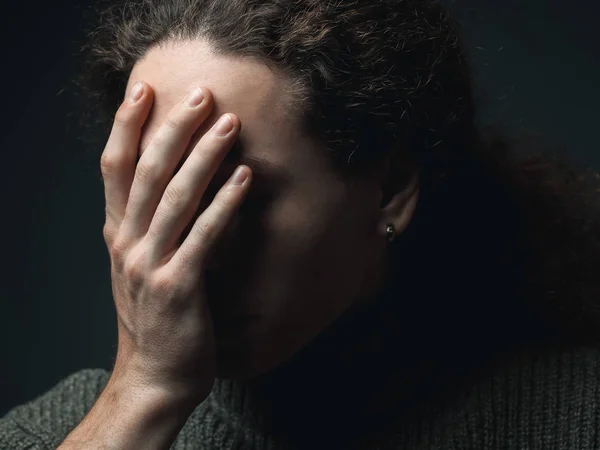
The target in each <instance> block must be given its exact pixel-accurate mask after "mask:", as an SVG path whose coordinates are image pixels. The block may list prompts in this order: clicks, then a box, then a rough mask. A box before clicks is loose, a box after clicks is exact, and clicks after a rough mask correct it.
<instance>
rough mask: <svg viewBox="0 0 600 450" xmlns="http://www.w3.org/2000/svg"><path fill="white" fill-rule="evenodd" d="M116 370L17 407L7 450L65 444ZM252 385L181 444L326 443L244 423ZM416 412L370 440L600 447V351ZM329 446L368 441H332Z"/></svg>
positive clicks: (536, 359) (522, 364)
mask: <svg viewBox="0 0 600 450" xmlns="http://www.w3.org/2000/svg"><path fill="white" fill-rule="evenodd" d="M108 377H109V373H107V372H106V371H104V370H90V369H87V370H81V371H79V372H77V373H75V374H73V375H71V376H69V377H67V378H66V379H64V380H63V381H61V382H60V383H59V384H58V385H57V386H55V387H54V388H53V389H51V390H50V391H48V392H46V393H45V394H43V395H42V396H40V397H39V398H37V399H35V400H33V401H31V402H29V403H28V404H24V405H21V406H18V407H16V408H14V409H13V410H12V411H10V412H9V413H8V414H7V415H6V416H5V417H4V418H2V419H1V420H0V448H2V449H15V450H17V449H54V448H56V447H57V446H58V445H59V444H60V442H61V441H62V440H63V439H64V438H65V437H66V435H67V434H68V433H69V432H70V431H71V430H72V429H73V428H74V427H75V426H76V425H77V424H78V423H79V422H80V421H81V419H82V418H83V417H84V415H85V414H86V412H87V411H88V410H89V409H90V408H91V407H92V406H93V404H94V400H95V399H96V398H97V397H98V395H99V394H100V393H101V391H102V389H103V387H104V385H105V384H106V382H107V380H108ZM244 393H245V391H244V389H240V385H239V384H238V383H235V382H232V381H220V380H218V381H217V383H216V385H215V388H214V390H213V393H211V395H210V396H209V397H208V398H207V400H205V401H204V402H203V403H202V404H201V405H199V406H198V408H197V409H196V410H195V411H194V413H193V414H192V415H191V416H190V418H189V420H188V421H187V423H186V424H185V426H184V427H183V429H182V430H181V432H180V434H179V436H178V437H177V439H176V441H175V442H174V444H173V446H172V448H174V449H210V450H221V449H233V448H244V449H288V448H290V449H292V448H321V446H320V445H319V441H318V437H317V436H316V435H315V436H313V439H314V441H313V442H314V445H313V446H311V445H310V444H307V445H306V446H302V445H299V444H298V445H292V444H291V441H290V442H288V443H287V444H286V443H285V442H284V441H283V440H278V438H276V437H275V436H274V435H270V434H269V433H268V432H267V431H265V430H266V429H265V428H264V427H263V428H261V426H260V425H259V424H258V423H256V422H253V421H249V420H246V422H244V420H245V419H244V415H243V412H244V411H245V410H246V408H248V407H249V406H248V405H246V404H245V402H246V401H248V400H247V399H245V398H244ZM248 403H252V402H251V401H248ZM314 408H315V409H318V408H319V405H318V404H315V405H314ZM411 411H412V412H411V413H410V414H404V415H402V414H400V415H398V416H397V417H398V418H397V420H396V421H394V422H392V423H391V425H390V426H389V427H387V429H386V431H385V432H382V433H381V434H380V435H378V436H376V437H374V438H373V437H371V438H369V439H368V440H365V441H364V442H368V444H364V445H365V446H364V447H361V448H369V449H600V350H598V349H593V348H577V349H574V348H571V349H564V348H563V349H555V350H553V351H547V350H546V351H538V352H527V353H521V354H519V355H518V356H516V357H515V358H512V359H511V360H510V361H509V362H507V363H506V364H504V365H503V366H502V367H501V368H499V369H497V370H494V371H493V372H492V373H490V374H489V376H486V377H484V378H482V379H480V380H478V381H476V382H474V383H473V384H471V385H469V386H468V387H466V388H465V389H464V390H462V391H461V392H459V393H458V395H455V396H450V397H448V396H444V397H443V398H442V399H440V398H437V399H436V400H431V401H428V402H425V403H422V404H419V405H418V407H417V408H415V409H413V410H411ZM234 441H236V442H238V443H241V446H239V447H236V446H235V445H234ZM238 445H239V444H238ZM328 448H332V449H333V448H340V449H342V448H344V449H346V448H347V449H350V448H358V447H355V446H354V444H351V443H346V444H340V445H339V446H338V445H336V444H335V443H330V444H328Z"/></svg>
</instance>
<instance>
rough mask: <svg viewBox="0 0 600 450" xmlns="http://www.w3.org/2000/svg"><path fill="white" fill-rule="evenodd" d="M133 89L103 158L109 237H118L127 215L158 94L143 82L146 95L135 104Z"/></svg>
mask: <svg viewBox="0 0 600 450" xmlns="http://www.w3.org/2000/svg"><path fill="white" fill-rule="evenodd" d="M132 88H133V87H132ZM132 90H133V89H132ZM132 90H130V92H129V93H128V94H127V95H126V100H125V101H124V102H123V103H122V104H121V106H120V107H119V109H118V110H117V113H116V115H115V119H114V122H113V126H112V130H111V132H110V136H109V138H108V141H107V143H106V146H105V148H104V151H103V152H102V156H101V158H100V167H101V171H102V179H103V182H104V195H105V199H106V223H105V235H110V236H114V234H115V233H116V231H117V230H118V229H119V227H120V225H121V222H122V221H123V218H124V216H125V209H126V206H127V199H128V198H129V191H130V189H131V183H132V180H133V176H134V175H133V174H134V172H135V165H136V162H137V155H138V145H139V140H140V133H141V129H142V127H143V125H144V122H145V121H146V119H147V117H148V113H149V111H150V107H151V106H152V99H153V95H154V94H153V91H152V88H151V87H150V86H149V85H148V84H146V83H144V82H142V96H141V97H140V98H139V99H138V100H137V101H133V100H132V99H131V95H130V94H131V92H132Z"/></svg>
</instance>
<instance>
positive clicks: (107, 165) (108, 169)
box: [100, 152, 120, 177]
mask: <svg viewBox="0 0 600 450" xmlns="http://www.w3.org/2000/svg"><path fill="white" fill-rule="evenodd" d="M119 165H120V161H119V158H117V157H116V156H113V155H111V154H109V153H106V152H104V153H102V156H101V157H100V170H101V172H102V176H103V177H107V176H110V175H112V174H113V172H114V171H115V170H116V169H117V167H119Z"/></svg>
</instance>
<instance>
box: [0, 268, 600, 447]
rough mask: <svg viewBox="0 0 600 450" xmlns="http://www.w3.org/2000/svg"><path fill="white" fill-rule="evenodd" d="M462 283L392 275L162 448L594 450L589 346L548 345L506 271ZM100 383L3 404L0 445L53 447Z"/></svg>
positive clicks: (88, 376)
mask: <svg viewBox="0 0 600 450" xmlns="http://www.w3.org/2000/svg"><path fill="white" fill-rule="evenodd" d="M438 260H439V258H438V259H430V260H429V262H428V264H429V265H432V264H434V263H435V262H436V261H438ZM474 261H478V260H477V259H474ZM413 266H414V270H415V272H418V273H425V270H424V269H423V268H422V267H420V266H419V265H417V264H415V262H414V260H413V261H411V263H410V267H405V268H402V269H401V271H400V272H399V273H408V274H410V272H408V270H409V269H410V268H411V267H413ZM476 268H477V267H475V269H476ZM437 273H442V272H441V271H438V272H437ZM470 273H471V274H473V273H474V274H475V275H474V276H473V277H472V278H471V280H472V281H471V282H470V283H464V280H462V279H461V278H458V277H448V278H447V279H445V280H443V282H438V283H427V282H425V281H423V280H419V279H417V277H416V276H411V275H412V274H410V275H407V276H405V277H402V278H400V277H398V278H394V281H393V283H397V284H398V286H394V285H392V286H391V287H390V288H389V289H386V290H385V291H386V292H389V294H386V295H384V296H383V298H382V299H381V300H377V301H373V302H369V303H366V304H364V305H362V306H358V305H355V306H354V307H351V308H350V309H349V310H348V311H347V312H346V313H345V314H343V315H342V316H341V317H340V318H338V319H337V320H336V321H335V322H334V323H333V324H332V325H331V326H330V327H328V328H327V329H326V330H324V331H323V332H321V333H320V334H319V335H318V336H317V337H316V338H315V339H313V340H312V341H311V342H309V343H307V344H306V345H305V346H304V347H303V348H302V349H301V350H300V351H298V352H297V353H296V354H295V355H294V356H293V357H291V358H290V359H288V360H287V361H284V362H283V363H282V364H280V365H279V366H278V367H276V368H275V369H273V370H271V371H269V372H268V373H266V374H264V375H262V376H260V377H258V378H256V379H253V380H224V379H217V380H216V381H215V384H214V387H213V390H212V392H211V393H210V395H209V396H208V397H207V398H206V399H205V400H204V401H203V402H202V403H201V404H199V405H198V406H197V408H196V409H195V410H194V411H193V413H192V414H191V415H190V417H189V418H188V420H187V422H186V423H185V425H184V426H183V428H182V429H181V430H180V433H179V435H178V436H177V438H176V440H175V441H174V442H173V444H172V447H171V448H172V449H176V450H183V449H200V450H233V449H244V450H246V449H247V450H258V449H260V450H304V449H310V450H319V449H327V450H352V449H356V450H392V449H393V450H400V449H403V450H404V449H419V450H425V449H476V450H487V449H519V450H521V449H531V450H533V449H544V450H547V449H568V450H570V449H583V450H589V449H597V450H600V348H598V347H596V346H593V345H591V344H590V345H583V344H582V345H574V344H566V343H565V342H567V340H563V339H560V338H558V337H557V335H555V334H554V332H553V331H552V329H551V327H548V326H547V324H546V322H545V321H544V320H542V319H540V318H539V317H538V316H539V314H537V313H536V312H535V311H533V310H531V309H530V308H529V307H528V306H527V302H526V301H524V299H523V297H522V296H519V295H515V294H514V292H515V291H514V289H513V287H514V286H513V287H509V283H508V281H507V280H508V277H507V275H506V273H503V275H502V276H503V278H502V280H501V282H494V281H493V280H490V278H489V277H488V278H485V277H486V276H487V274H491V273H493V271H491V270H489V268H488V267H487V266H484V267H483V268H482V270H481V272H480V273H476V272H474V269H473V270H471V271H470ZM440 279H441V278H439V277H438V280H440ZM452 283H454V284H452ZM411 284H413V286H411ZM489 286H493V287H494V289H489ZM434 289H435V290H437V292H434ZM398 292H400V293H401V294H398ZM409 292H410V293H409ZM445 292H452V293H454V294H453V295H452V296H448V295H444V293H445ZM409 298H410V299H411V300H410V301H409V300H408V299H409ZM265 351H268V349H265ZM109 377H110V372H109V371H106V370H103V369H85V370H81V371H79V372H77V373H74V374H72V375H70V376H68V377H67V378H66V379H64V380H62V381H61V382H60V383H59V384H58V385H57V386H55V387H54V388H52V389H50V390H49V391H48V392H46V393H43V395H41V396H40V397H38V398H36V399H34V400H33V401H30V402H29V403H26V404H23V405H19V406H17V407H15V408H13V409H12V410H11V411H9V413H8V414H7V415H5V416H4V417H3V418H1V419H0V449H11V450H19V449H36V450H41V449H55V448H56V447H57V446H58V445H59V444H60V443H61V442H62V440H64V438H65V437H66V436H67V435H68V433H69V432H70V431H71V430H73V429H74V428H75V427H76V426H77V425H78V424H79V423H80V421H81V420H82V419H83V417H84V416H85V414H86V413H87V411H89V410H90V409H91V408H92V406H93V405H94V402H95V400H96V398H97V397H98V396H99V395H100V393H101V392H102V390H103V388H104V386H105V385H106V383H107V381H108V379H109Z"/></svg>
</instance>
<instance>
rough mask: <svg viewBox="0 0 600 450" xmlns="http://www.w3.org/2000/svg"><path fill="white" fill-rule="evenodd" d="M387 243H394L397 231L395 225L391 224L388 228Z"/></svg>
mask: <svg viewBox="0 0 600 450" xmlns="http://www.w3.org/2000/svg"><path fill="white" fill-rule="evenodd" d="M386 233H387V242H388V244H391V243H392V241H393V240H394V237H395V234H396V230H395V229H394V225H392V224H391V223H390V224H389V225H388V226H387V230H386Z"/></svg>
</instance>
